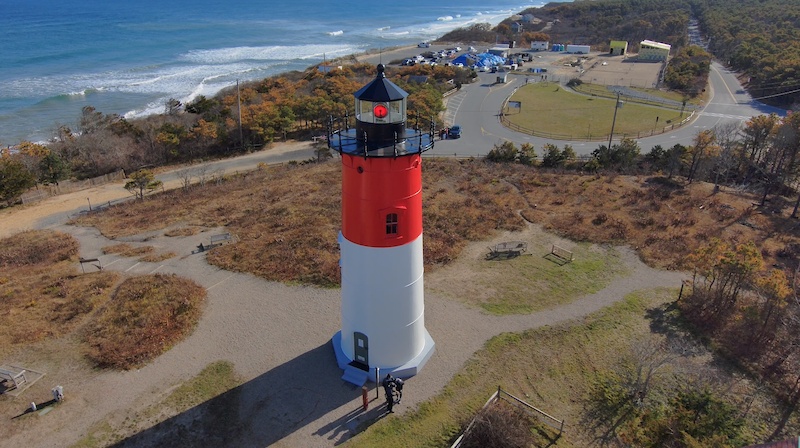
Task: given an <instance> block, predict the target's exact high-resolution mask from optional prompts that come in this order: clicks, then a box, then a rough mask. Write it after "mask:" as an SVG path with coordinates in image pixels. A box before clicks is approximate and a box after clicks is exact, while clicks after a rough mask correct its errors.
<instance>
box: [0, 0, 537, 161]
mask: <svg viewBox="0 0 800 448" xmlns="http://www.w3.org/2000/svg"><path fill="white" fill-rule="evenodd" d="M542 5H543V2H542V1H540V0H499V1H494V2H486V1H485V0H437V1H430V0H426V1H422V0H403V1H392V0H385V1H379V2H376V1H364V0H347V1H338V2H333V1H327V0H317V1H310V0H268V1H257V0H231V1H227V2H223V1H219V0H213V1H212V0H136V1H124V2H112V1H108V0H0V145H2V146H6V145H14V144H16V143H18V142H19V141H22V140H30V141H46V140H48V139H51V138H52V137H53V136H54V135H55V130H56V129H58V127H59V126H62V125H66V126H68V127H70V128H73V129H74V128H75V127H76V125H77V122H78V119H79V117H80V113H81V110H82V108H83V107H84V106H92V107H94V108H95V109H97V110H98V111H100V112H103V113H106V114H120V115H123V116H125V117H129V118H130V117H141V116H145V115H148V114H153V113H160V112H163V110H164V103H165V102H166V100H168V99H169V98H175V99H178V100H180V101H182V102H184V103H187V102H189V101H191V100H192V99H193V98H196V97H197V96H198V95H205V96H212V95H214V94H215V93H217V92H219V91H220V90H221V89H223V88H225V87H228V86H231V85H234V84H236V81H237V80H239V81H248V80H254V79H262V78H265V77H268V76H271V75H274V74H277V73H280V72H285V71H289V70H303V69H305V68H307V67H309V66H311V65H313V64H316V63H319V62H321V61H323V59H325V58H335V57H338V56H344V55H348V54H353V53H360V52H364V51H367V50H369V49H375V48H389V47H394V46H399V45H409V44H415V43H417V42H420V41H423V40H431V39H435V38H437V37H439V36H441V35H443V34H445V33H446V32H447V31H450V30H452V29H455V28H458V27H463V26H468V25H470V24H474V23H482V22H488V23H490V24H492V25H496V24H497V23H499V22H500V21H502V20H503V19H505V18H507V17H509V16H510V15H512V14H515V13H518V12H520V11H522V10H524V9H526V8H530V7H537V6H542Z"/></svg>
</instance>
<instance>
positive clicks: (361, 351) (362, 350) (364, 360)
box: [353, 331, 369, 367]
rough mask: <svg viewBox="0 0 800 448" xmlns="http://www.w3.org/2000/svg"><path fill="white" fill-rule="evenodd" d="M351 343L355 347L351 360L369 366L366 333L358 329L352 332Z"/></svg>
mask: <svg viewBox="0 0 800 448" xmlns="http://www.w3.org/2000/svg"><path fill="white" fill-rule="evenodd" d="M353 343H354V344H355V349H354V350H353V353H354V354H355V359H354V360H353V361H355V362H357V363H360V364H363V365H364V367H369V343H368V342H367V335H365V334H364V333H360V332H358V331H356V332H353Z"/></svg>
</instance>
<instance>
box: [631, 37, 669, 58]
mask: <svg viewBox="0 0 800 448" xmlns="http://www.w3.org/2000/svg"><path fill="white" fill-rule="evenodd" d="M671 48H672V46H671V45H670V44H665V43H661V42H655V41H652V40H643V41H641V42H640V43H639V56H638V57H637V58H638V59H641V60H644V61H666V60H667V58H669V51H670V49H671Z"/></svg>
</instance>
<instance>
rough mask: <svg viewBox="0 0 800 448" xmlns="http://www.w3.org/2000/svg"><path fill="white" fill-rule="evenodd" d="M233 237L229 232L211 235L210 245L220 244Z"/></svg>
mask: <svg viewBox="0 0 800 448" xmlns="http://www.w3.org/2000/svg"><path fill="white" fill-rule="evenodd" d="M232 239H233V238H232V237H231V234H230V233H221V234H219V235H211V246H216V245H217V244H220V245H221V244H222V243H223V242H225V241H231V240H232Z"/></svg>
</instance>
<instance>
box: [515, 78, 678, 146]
mask: <svg viewBox="0 0 800 448" xmlns="http://www.w3.org/2000/svg"><path fill="white" fill-rule="evenodd" d="M510 101H519V102H520V103H521V104H522V107H521V108H519V109H509V110H507V112H506V114H507V115H506V118H507V119H508V120H509V121H510V122H511V123H512V124H514V125H516V126H520V127H522V128H526V129H532V130H534V131H536V132H541V133H545V134H554V135H560V136H571V137H572V138H576V139H583V138H587V139H601V138H603V136H606V137H607V136H608V134H609V133H610V132H611V124H612V121H614V101H615V100H613V99H609V98H602V97H593V96H587V95H582V94H578V93H575V92H572V91H569V90H567V89H564V88H563V87H561V86H559V85H558V84H552V83H534V84H527V85H524V86H522V87H521V88H520V89H519V90H517V91H516V92H515V93H514V95H512V96H511V98H510ZM656 118H658V121H656ZM680 118H681V117H680V110H672V109H665V108H660V107H654V106H645V105H641V104H636V103H625V104H624V105H623V106H622V107H620V108H618V109H617V120H616V124H615V125H614V136H615V138H622V137H626V136H628V137H637V136H638V135H640V134H641V135H645V134H647V135H649V134H650V133H651V132H652V131H653V130H654V129H657V128H660V127H663V126H668V125H670V124H672V123H677V122H679V121H680Z"/></svg>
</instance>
